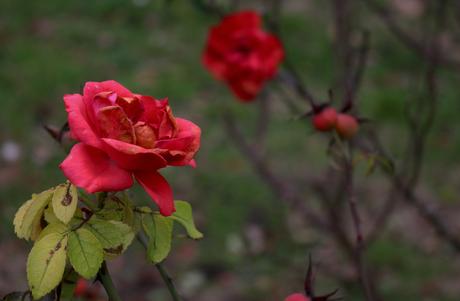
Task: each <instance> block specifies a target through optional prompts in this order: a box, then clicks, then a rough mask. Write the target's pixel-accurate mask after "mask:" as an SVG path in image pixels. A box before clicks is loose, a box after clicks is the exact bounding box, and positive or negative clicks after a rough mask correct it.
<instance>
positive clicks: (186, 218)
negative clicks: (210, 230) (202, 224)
mask: <svg viewBox="0 0 460 301" xmlns="http://www.w3.org/2000/svg"><path fill="white" fill-rule="evenodd" d="M174 205H175V207H176V212H174V213H173V214H172V215H171V216H170V218H172V219H174V220H176V221H177V222H179V223H180V224H182V226H184V228H185V230H186V231H187V234H188V236H190V237H191V238H193V239H200V238H203V234H202V233H201V232H200V231H198V229H197V228H196V226H195V222H194V221H193V213H192V206H190V204H189V203H187V202H184V201H175V202H174Z"/></svg>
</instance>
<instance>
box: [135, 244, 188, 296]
mask: <svg viewBox="0 0 460 301" xmlns="http://www.w3.org/2000/svg"><path fill="white" fill-rule="evenodd" d="M137 240H138V241H139V242H140V243H141V245H142V246H143V247H144V248H145V249H146V250H147V243H146V242H145V240H144V237H142V236H140V235H137ZM155 267H156V268H157V270H158V272H159V273H160V275H161V278H163V281H164V282H165V283H166V286H167V287H168V291H169V293H170V294H171V297H172V299H173V300H174V301H181V298H180V296H179V293H178V292H177V289H176V287H175V286H174V283H173V281H172V278H171V277H170V276H169V275H168V272H166V270H165V268H164V267H163V265H162V264H161V263H156V264H155Z"/></svg>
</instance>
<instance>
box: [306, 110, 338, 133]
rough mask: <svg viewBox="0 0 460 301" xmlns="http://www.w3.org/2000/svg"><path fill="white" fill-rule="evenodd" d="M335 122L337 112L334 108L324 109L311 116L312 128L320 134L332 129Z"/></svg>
mask: <svg viewBox="0 0 460 301" xmlns="http://www.w3.org/2000/svg"><path fill="white" fill-rule="evenodd" d="M336 120H337V112H336V111H335V109H334V108H324V109H323V110H321V111H320V112H319V113H316V114H315V115H314V116H313V120H312V122H313V126H314V127H315V129H317V130H318V131H321V132H327V131H330V130H332V129H333V128H334V126H335V122H336Z"/></svg>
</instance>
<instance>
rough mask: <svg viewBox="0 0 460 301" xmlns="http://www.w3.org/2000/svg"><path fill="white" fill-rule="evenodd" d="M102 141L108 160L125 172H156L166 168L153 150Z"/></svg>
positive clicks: (114, 141) (111, 141)
mask: <svg viewBox="0 0 460 301" xmlns="http://www.w3.org/2000/svg"><path fill="white" fill-rule="evenodd" d="M102 140H103V141H104V142H105V143H104V150H105V151H106V152H107V154H108V155H109V156H110V158H112V160H114V161H115V162H117V164H118V166H120V167H122V168H124V169H126V170H131V171H134V170H157V169H160V168H163V167H165V166H166V161H165V160H164V159H163V158H162V157H161V156H160V155H159V154H158V153H156V152H155V150H154V149H147V148H143V147H140V146H138V145H134V144H130V143H126V142H123V141H119V140H114V139H109V138H103V139H102Z"/></svg>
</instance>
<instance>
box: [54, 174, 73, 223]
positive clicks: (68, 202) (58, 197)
mask: <svg viewBox="0 0 460 301" xmlns="http://www.w3.org/2000/svg"><path fill="white" fill-rule="evenodd" d="M52 204H53V211H54V214H55V215H56V217H57V218H58V219H59V220H60V221H61V222H63V223H64V224H67V223H69V221H70V220H71V219H72V217H73V215H74V214H75V210H76V209H77V205H78V191H77V187H75V186H74V185H72V184H71V183H70V182H67V183H65V184H61V185H59V186H57V187H56V189H55V190H54V194H53V200H52Z"/></svg>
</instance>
